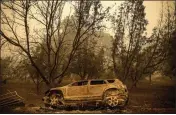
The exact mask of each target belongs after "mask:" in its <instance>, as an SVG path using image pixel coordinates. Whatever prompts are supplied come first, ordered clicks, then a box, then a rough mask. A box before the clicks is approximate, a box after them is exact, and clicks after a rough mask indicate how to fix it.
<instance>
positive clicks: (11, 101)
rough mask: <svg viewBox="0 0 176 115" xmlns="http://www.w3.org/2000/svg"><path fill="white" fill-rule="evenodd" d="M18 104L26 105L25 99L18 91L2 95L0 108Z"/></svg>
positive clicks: (0, 96)
mask: <svg viewBox="0 0 176 115" xmlns="http://www.w3.org/2000/svg"><path fill="white" fill-rule="evenodd" d="M17 105H24V99H23V98H22V97H21V96H19V95H18V94H17V92H16V91H14V92H10V91H9V92H8V93H6V94H3V95H0V108H2V107H7V106H17Z"/></svg>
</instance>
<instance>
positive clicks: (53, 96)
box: [50, 94, 59, 106]
mask: <svg viewBox="0 0 176 115" xmlns="http://www.w3.org/2000/svg"><path fill="white" fill-rule="evenodd" d="M50 100H51V101H50V104H51V105H52V106H56V105H58V103H59V99H58V97H57V96H56V95H55V94H54V95H52V96H51V98H50Z"/></svg>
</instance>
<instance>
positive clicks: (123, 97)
mask: <svg viewBox="0 0 176 115" xmlns="http://www.w3.org/2000/svg"><path fill="white" fill-rule="evenodd" d="M42 100H43V101H44V104H45V106H51V107H58V106H65V105H69V104H80V103H82V104H83V103H84V102H85V103H89V102H96V104H97V103H98V104H103V105H105V106H106V107H107V106H109V107H124V106H125V105H126V104H127V102H128V90H127V87H126V85H124V84H123V83H122V82H121V81H120V80H118V79H107V80H83V81H77V82H74V83H71V84H69V85H66V86H63V87H56V88H51V89H50V90H48V91H47V92H46V93H45V97H43V99H42Z"/></svg>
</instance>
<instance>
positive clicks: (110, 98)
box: [103, 90, 119, 108]
mask: <svg viewBox="0 0 176 115" xmlns="http://www.w3.org/2000/svg"><path fill="white" fill-rule="evenodd" d="M118 94H119V92H118V91H117V90H110V91H106V92H105V93H104V96H103V102H104V104H105V106H106V107H110V108H114V107H117V106H118V104H119V101H118V99H119V97H118Z"/></svg>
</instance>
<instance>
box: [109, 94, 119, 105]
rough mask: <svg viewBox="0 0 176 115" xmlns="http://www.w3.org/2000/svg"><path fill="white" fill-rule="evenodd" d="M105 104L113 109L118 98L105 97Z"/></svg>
mask: <svg viewBox="0 0 176 115" xmlns="http://www.w3.org/2000/svg"><path fill="white" fill-rule="evenodd" d="M106 103H107V105H109V106H111V107H115V106H117V105H118V98H117V96H108V97H106Z"/></svg>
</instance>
